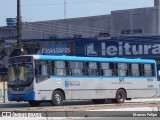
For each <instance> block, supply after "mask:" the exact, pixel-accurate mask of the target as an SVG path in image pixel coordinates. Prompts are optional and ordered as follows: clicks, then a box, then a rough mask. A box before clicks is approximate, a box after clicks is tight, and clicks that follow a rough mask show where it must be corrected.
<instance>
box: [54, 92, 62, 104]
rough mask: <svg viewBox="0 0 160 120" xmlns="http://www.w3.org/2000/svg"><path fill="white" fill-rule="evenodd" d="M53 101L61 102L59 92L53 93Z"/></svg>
mask: <svg viewBox="0 0 160 120" xmlns="http://www.w3.org/2000/svg"><path fill="white" fill-rule="evenodd" d="M54 101H55V102H56V103H58V104H59V103H61V101H62V97H61V95H60V94H58V93H57V94H55V95H54Z"/></svg>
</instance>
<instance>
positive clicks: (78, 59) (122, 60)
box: [39, 55, 156, 63]
mask: <svg viewBox="0 0 160 120" xmlns="http://www.w3.org/2000/svg"><path fill="white" fill-rule="evenodd" d="M39 57H40V59H41V60H68V61H95V62H96V61H97V62H132V63H155V62H156V61H155V60H150V59H126V58H117V57H115V58H98V57H76V56H50V55H40V56H39Z"/></svg>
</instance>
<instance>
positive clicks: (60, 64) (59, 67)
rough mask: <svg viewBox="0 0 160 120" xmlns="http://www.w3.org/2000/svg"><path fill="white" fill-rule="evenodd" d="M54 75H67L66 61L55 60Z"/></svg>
mask: <svg viewBox="0 0 160 120" xmlns="http://www.w3.org/2000/svg"><path fill="white" fill-rule="evenodd" d="M54 63H55V70H54V75H58V76H65V75H66V65H65V61H55V62H54Z"/></svg>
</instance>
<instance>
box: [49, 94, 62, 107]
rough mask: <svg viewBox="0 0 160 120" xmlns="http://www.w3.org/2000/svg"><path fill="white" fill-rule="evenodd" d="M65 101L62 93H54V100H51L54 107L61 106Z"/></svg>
mask: <svg viewBox="0 0 160 120" xmlns="http://www.w3.org/2000/svg"><path fill="white" fill-rule="evenodd" d="M63 100H64V96H63V94H62V93H61V92H60V91H54V92H53V94H52V100H51V103H52V105H54V106H60V105H62V102H63Z"/></svg>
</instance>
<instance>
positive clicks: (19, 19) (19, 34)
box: [17, 0, 22, 49]
mask: <svg viewBox="0 0 160 120" xmlns="http://www.w3.org/2000/svg"><path fill="white" fill-rule="evenodd" d="M17 47H18V48H20V49H21V48H22V17H21V2H20V0H17Z"/></svg>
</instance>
